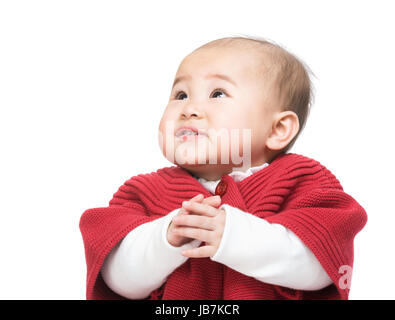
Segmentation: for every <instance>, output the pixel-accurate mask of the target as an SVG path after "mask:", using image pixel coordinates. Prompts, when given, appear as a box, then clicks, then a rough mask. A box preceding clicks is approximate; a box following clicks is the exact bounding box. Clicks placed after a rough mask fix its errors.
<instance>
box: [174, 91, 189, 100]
mask: <svg viewBox="0 0 395 320" xmlns="http://www.w3.org/2000/svg"><path fill="white" fill-rule="evenodd" d="M180 96H181V97H183V96H185V97H187V95H186V93H185V92H184V91H178V92H177V93H176V95H175V99H176V100H183V99H180Z"/></svg>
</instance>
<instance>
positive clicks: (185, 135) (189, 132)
mask: <svg viewBox="0 0 395 320" xmlns="http://www.w3.org/2000/svg"><path fill="white" fill-rule="evenodd" d="M175 136H176V137H177V138H178V139H180V140H181V141H187V140H193V139H198V138H207V137H208V135H207V133H206V132H204V131H202V130H198V129H196V128H194V127H188V128H185V127H182V128H180V129H178V130H177V132H176V134H175Z"/></svg>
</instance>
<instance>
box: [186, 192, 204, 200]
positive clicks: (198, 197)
mask: <svg viewBox="0 0 395 320" xmlns="http://www.w3.org/2000/svg"><path fill="white" fill-rule="evenodd" d="M203 199H204V196H203V194H201V193H199V194H198V195H196V196H194V197H193V198H191V200H189V201H202V200H203Z"/></svg>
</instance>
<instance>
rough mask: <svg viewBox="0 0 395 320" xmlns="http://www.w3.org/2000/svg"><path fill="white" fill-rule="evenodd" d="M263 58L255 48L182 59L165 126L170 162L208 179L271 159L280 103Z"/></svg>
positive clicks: (163, 137)
mask: <svg viewBox="0 0 395 320" xmlns="http://www.w3.org/2000/svg"><path fill="white" fill-rule="evenodd" d="M262 60H263V58H262V53H260V55H259V56H258V53H257V52H254V51H253V50H251V49H250V50H247V49H244V48H226V49H225V48H220V47H215V48H203V49H198V50H197V51H195V52H193V53H191V54H190V55H189V56H187V57H186V58H185V59H184V60H183V61H182V63H181V65H180V66H179V68H178V70H177V73H176V78H175V82H174V86H173V88H172V91H171V95H170V99H169V103H168V105H167V107H166V109H165V111H164V114H163V116H162V119H161V121H160V124H159V143H160V145H161V149H162V152H163V154H164V155H165V157H166V158H167V159H168V160H169V161H171V162H173V163H175V164H177V165H179V166H180V167H183V168H185V169H187V170H188V171H191V172H192V173H193V174H195V175H197V176H200V177H203V178H205V179H207V180H214V179H215V180H216V179H220V178H221V175H222V174H226V173H229V172H231V171H232V169H233V168H235V167H238V170H244V169H246V168H248V167H250V166H256V165H260V164H263V163H264V162H266V161H267V159H266V153H267V150H266V149H267V147H266V144H265V142H266V139H267V136H268V134H269V133H270V130H271V125H272V121H273V115H274V114H275V112H276V111H277V104H276V101H275V99H273V98H272V97H274V94H273V92H272V90H271V87H272V86H271V83H270V82H268V80H265V78H266V77H265V67H263V66H262ZM184 126H186V127H192V131H183V130H182V127H184ZM193 128H195V130H197V131H198V133H199V134H197V135H195V134H194V133H193Z"/></svg>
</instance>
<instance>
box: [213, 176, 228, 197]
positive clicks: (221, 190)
mask: <svg viewBox="0 0 395 320" xmlns="http://www.w3.org/2000/svg"><path fill="white" fill-rule="evenodd" d="M227 187H228V184H227V183H226V182H225V181H224V180H221V181H220V182H219V183H218V184H217V187H216V188H215V195H217V196H220V197H222V196H223V195H224V194H225V192H226V188H227Z"/></svg>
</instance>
